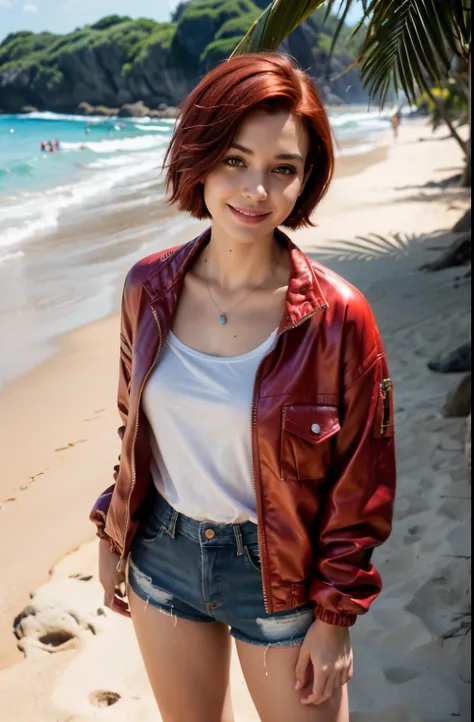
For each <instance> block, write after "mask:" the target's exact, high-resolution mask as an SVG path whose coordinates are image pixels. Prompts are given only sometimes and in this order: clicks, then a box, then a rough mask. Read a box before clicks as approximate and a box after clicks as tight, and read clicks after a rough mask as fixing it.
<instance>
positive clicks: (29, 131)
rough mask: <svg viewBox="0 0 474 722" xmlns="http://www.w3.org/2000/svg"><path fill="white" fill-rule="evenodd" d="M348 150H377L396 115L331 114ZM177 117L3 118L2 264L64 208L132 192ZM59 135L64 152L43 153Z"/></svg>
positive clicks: (157, 160)
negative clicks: (123, 187) (118, 190)
mask: <svg viewBox="0 0 474 722" xmlns="http://www.w3.org/2000/svg"><path fill="white" fill-rule="evenodd" d="M330 117H331V121H332V125H333V128H334V132H335V136H336V138H337V140H338V141H339V142H341V143H344V142H347V141H350V142H354V143H358V144H357V145H355V146H353V147H351V148H347V149H346V150H345V153H346V154H347V153H350V152H357V153H363V152H367V151H369V150H371V149H372V147H373V145H372V141H373V137H374V134H376V133H377V132H378V131H380V130H385V129H386V128H387V126H388V123H389V119H390V113H389V112H386V113H384V114H379V113H378V112H377V111H372V112H364V111H360V110H353V109H346V110H340V111H336V112H332V113H330ZM173 126H174V121H173V120H159V121H157V120H156V119H149V118H140V119H109V118H102V117H88V118H85V117H84V116H74V115H57V114H55V113H30V114H29V115H21V116H19V115H3V116H0V263H2V259H5V258H6V256H7V255H8V256H10V255H11V254H12V253H15V252H17V251H18V250H19V249H20V248H21V247H22V246H23V244H24V243H25V242H27V241H28V239H31V237H33V236H34V237H38V235H39V234H42V233H44V232H47V231H48V230H51V229H53V228H54V227H55V226H56V225H57V222H58V218H59V215H60V213H61V212H64V211H65V210H66V209H68V208H72V207H79V206H80V205H81V204H83V203H84V202H86V201H87V200H88V199H90V198H93V197H95V196H97V194H105V193H106V192H107V191H112V192H113V189H114V186H116V185H118V184H123V182H124V181H127V182H128V185H129V187H130V189H133V187H134V185H135V184H136V183H139V182H140V181H142V180H143V178H145V177H147V175H149V174H150V173H151V172H153V177H154V180H155V181H160V180H161V172H160V168H161V164H162V162H163V157H164V153H165V150H166V146H167V144H168V142H169V139H170V137H171V134H172V130H173ZM54 139H58V140H59V141H60V143H61V148H62V149H61V151H60V152H58V153H49V152H42V151H41V149H40V146H41V142H42V141H43V140H46V141H49V140H54Z"/></svg>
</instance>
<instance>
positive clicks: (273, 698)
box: [236, 640, 349, 722]
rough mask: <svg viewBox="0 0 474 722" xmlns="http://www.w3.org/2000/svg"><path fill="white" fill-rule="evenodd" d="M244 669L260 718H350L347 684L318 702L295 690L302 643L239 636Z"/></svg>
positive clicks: (266, 721)
mask: <svg viewBox="0 0 474 722" xmlns="http://www.w3.org/2000/svg"><path fill="white" fill-rule="evenodd" d="M236 646H237V652H238V655H239V660H240V664H241V665H242V671H243V674H244V677H245V681H246V683H247V687H248V689H249V692H250V695H251V697H252V699H253V703H254V705H255V707H256V708H257V712H258V714H259V716H260V720H261V722H289V721H290V720H291V722H349V704H348V695H347V685H345V686H344V687H342V688H341V689H340V690H339V692H338V693H335V694H334V696H333V697H332V699H330V700H328V702H324V703H323V704H321V705H319V706H314V705H305V704H303V703H302V702H301V697H302V696H303V695H302V693H301V692H297V691H296V690H295V683H296V678H295V667H296V663H297V661H298V655H299V651H300V648H299V647H296V646H295V647H291V646H289V647H278V646H273V647H265V646H261V645H256V644H248V643H246V642H241V641H239V640H236Z"/></svg>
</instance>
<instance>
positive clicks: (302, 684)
mask: <svg viewBox="0 0 474 722" xmlns="http://www.w3.org/2000/svg"><path fill="white" fill-rule="evenodd" d="M295 672H296V685H295V689H297V690H304V691H303V694H302V697H301V701H302V703H303V704H314V705H318V704H322V703H323V702H326V701H327V700H328V699H330V698H331V697H332V695H333V694H334V692H335V691H336V690H337V689H338V688H339V687H342V686H343V685H345V684H346V683H347V682H348V681H349V680H350V679H352V674H353V656H352V648H351V639H350V634H349V629H348V628H347V627H337V626H335V625H332V624H327V623H326V622H322V621H321V620H319V619H316V620H315V621H314V623H313V624H312V625H311V627H310V628H309V629H308V632H307V633H306V637H305V639H304V642H303V644H302V646H301V649H300V655H299V657H298V662H297V664H296V669H295ZM311 673H312V674H311Z"/></svg>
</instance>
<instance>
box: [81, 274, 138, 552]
mask: <svg viewBox="0 0 474 722" xmlns="http://www.w3.org/2000/svg"><path fill="white" fill-rule="evenodd" d="M128 306H129V303H128V293H127V281H125V285H124V289H123V294H122V307H121V314H120V359H119V380H118V394H117V405H118V411H119V416H120V419H121V421H122V425H121V426H119V428H118V430H117V431H118V435H119V438H120V440H122V438H123V435H124V433H125V428H126V425H127V419H128V408H129V399H130V380H131V376H132V332H131V323H130V316H129V311H128ZM119 469H120V456H119V459H118V463H117V465H116V466H115V467H114V474H113V478H114V483H113V484H112V485H111V486H109V487H108V488H107V489H105V491H103V492H102V494H101V495H100V496H99V498H98V499H97V500H96V502H95V504H94V506H93V508H92V510H91V512H90V515H89V519H90V520H91V521H92V522H94V524H95V525H96V526H97V536H98V537H99V538H100V539H107V540H108V541H109V543H110V549H111V551H115V552H118V551H119V550H118V549H117V548H116V546H115V544H114V542H113V540H112V539H111V538H110V537H109V536H108V534H106V532H105V531H104V530H105V520H106V517H107V511H108V509H109V506H110V502H111V499H112V494H113V492H114V488H115V482H116V481H117V477H118V473H119Z"/></svg>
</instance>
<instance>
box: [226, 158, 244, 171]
mask: <svg viewBox="0 0 474 722" xmlns="http://www.w3.org/2000/svg"><path fill="white" fill-rule="evenodd" d="M223 162H224V163H225V164H226V165H228V166H230V167H231V168H240V167H241V166H240V165H239V163H243V160H242V158H237V157H236V156H231V157H230V158H224V160H223Z"/></svg>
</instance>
